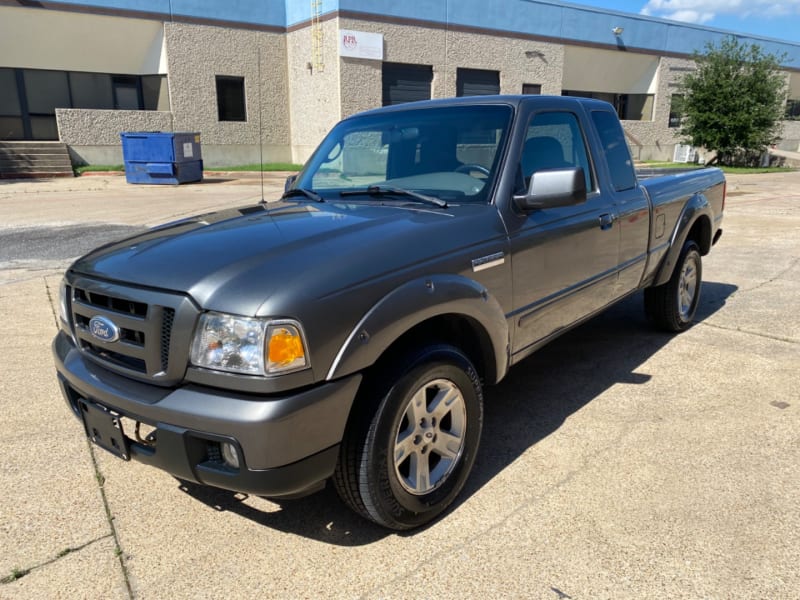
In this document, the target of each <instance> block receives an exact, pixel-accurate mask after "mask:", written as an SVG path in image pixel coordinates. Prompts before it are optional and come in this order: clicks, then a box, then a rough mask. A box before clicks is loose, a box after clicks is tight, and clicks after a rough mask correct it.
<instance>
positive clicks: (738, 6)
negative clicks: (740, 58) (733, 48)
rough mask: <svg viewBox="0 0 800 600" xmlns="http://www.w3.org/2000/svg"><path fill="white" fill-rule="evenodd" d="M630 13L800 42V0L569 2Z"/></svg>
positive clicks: (610, 0) (582, 0)
mask: <svg viewBox="0 0 800 600" xmlns="http://www.w3.org/2000/svg"><path fill="white" fill-rule="evenodd" d="M566 1H567V2H569V3H571V4H583V5H587V6H595V7H598V8H606V9H609V10H616V11H620V12H626V13H634V14H642V15H649V16H651V17H661V18H664V19H672V20H674V21H683V22H686V23H696V24H698V25H705V26H706V27H714V28H717V29H725V30H728V31H733V32H736V33H747V34H751V35H757V36H761V37H769V38H777V39H779V40H786V41H790V42H800V0H566Z"/></svg>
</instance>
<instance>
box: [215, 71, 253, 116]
mask: <svg viewBox="0 0 800 600" xmlns="http://www.w3.org/2000/svg"><path fill="white" fill-rule="evenodd" d="M217 115H218V118H219V120H220V121H246V120H247V112H246V110H245V101H244V77H227V76H223V75H217Z"/></svg>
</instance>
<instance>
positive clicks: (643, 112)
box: [561, 90, 653, 121]
mask: <svg viewBox="0 0 800 600" xmlns="http://www.w3.org/2000/svg"><path fill="white" fill-rule="evenodd" d="M561 95H562V96H577V97H580V98H594V99H595V100H603V101H604V102H608V103H609V104H611V105H612V106H613V107H614V109H615V110H616V111H617V116H618V117H619V118H620V119H623V120H626V121H652V120H653V95H652V94H615V93H612V92H586V91H581V90H562V92H561Z"/></svg>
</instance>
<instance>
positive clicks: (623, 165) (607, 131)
mask: <svg viewBox="0 0 800 600" xmlns="http://www.w3.org/2000/svg"><path fill="white" fill-rule="evenodd" d="M592 120H593V121H594V125H595V127H596V128H597V133H598V135H599V136H600V143H601V144H602V145H603V150H604V151H605V154H606V161H607V162H608V169H609V170H610V171H611V184H612V185H613V186H614V189H615V190H616V191H618V192H621V191H623V190H629V189H631V188H634V187H636V172H635V171H634V169H633V161H632V160H631V153H630V152H629V151H628V144H626V143H625V133H624V132H623V131H622V125H621V124H620V122H619V119H618V118H617V116H616V115H615V114H613V113H610V112H607V111H603V110H595V111H592Z"/></svg>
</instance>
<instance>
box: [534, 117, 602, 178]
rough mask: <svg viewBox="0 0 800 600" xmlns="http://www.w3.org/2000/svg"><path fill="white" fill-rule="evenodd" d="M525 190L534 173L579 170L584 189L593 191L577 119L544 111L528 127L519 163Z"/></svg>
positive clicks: (587, 154) (590, 169) (589, 168)
mask: <svg viewBox="0 0 800 600" xmlns="http://www.w3.org/2000/svg"><path fill="white" fill-rule="evenodd" d="M520 166H521V168H522V176H523V177H524V178H525V187H527V186H528V181H529V179H530V176H531V175H532V174H533V173H535V172H536V171H546V170H552V169H568V168H571V167H582V168H583V172H584V175H585V176H586V189H587V190H588V191H591V190H593V189H594V185H593V183H592V182H593V178H592V168H591V164H590V162H589V153H588V152H587V151H586V143H585V142H584V139H583V133H582V131H581V127H580V124H579V123H578V118H577V117H576V116H575V115H574V114H572V113H568V112H545V113H538V114H536V115H535V116H534V118H533V120H532V121H531V123H530V125H529V126H528V133H527V135H526V136H525V145H524V146H523V148H522V158H521V160H520Z"/></svg>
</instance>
